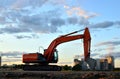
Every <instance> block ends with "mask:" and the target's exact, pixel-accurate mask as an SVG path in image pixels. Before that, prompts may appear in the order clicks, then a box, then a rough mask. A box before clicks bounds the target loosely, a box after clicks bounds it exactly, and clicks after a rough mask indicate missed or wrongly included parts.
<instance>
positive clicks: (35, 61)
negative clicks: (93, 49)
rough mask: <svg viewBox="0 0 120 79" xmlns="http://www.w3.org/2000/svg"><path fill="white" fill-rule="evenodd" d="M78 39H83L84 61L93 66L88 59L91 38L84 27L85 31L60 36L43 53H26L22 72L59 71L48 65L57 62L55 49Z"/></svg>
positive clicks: (54, 66)
mask: <svg viewBox="0 0 120 79" xmlns="http://www.w3.org/2000/svg"><path fill="white" fill-rule="evenodd" d="M83 30H85V31H84V34H78V35H75V33H78V32H80V31H83ZM78 39H83V47H84V60H85V61H86V62H87V63H88V64H89V65H91V67H93V66H92V64H94V63H93V62H91V61H92V60H91V58H90V45H91V36H90V32H89V29H88V28H87V27H86V28H85V29H82V30H78V31H75V32H72V33H69V34H66V35H62V36H60V37H58V38H56V39H54V40H53V41H52V42H51V44H50V45H49V46H48V48H47V49H45V50H44V53H43V54H41V53H38V52H37V53H28V54H23V63H25V65H23V70H27V71H60V70H61V67H60V66H57V65H49V64H50V63H57V62H58V51H57V49H56V47H57V46H58V45H59V44H62V43H65V42H70V41H74V40H78Z"/></svg>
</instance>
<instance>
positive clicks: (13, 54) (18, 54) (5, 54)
mask: <svg viewBox="0 0 120 79" xmlns="http://www.w3.org/2000/svg"><path fill="white" fill-rule="evenodd" d="M24 53H26V52H24ZM0 54H1V55H2V56H3V57H13V58H20V57H22V54H23V52H20V51H8V52H2V51H0Z"/></svg>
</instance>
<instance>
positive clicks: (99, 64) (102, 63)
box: [74, 56, 114, 70]
mask: <svg viewBox="0 0 120 79" xmlns="http://www.w3.org/2000/svg"><path fill="white" fill-rule="evenodd" d="M74 60H75V59H74ZM76 60H77V61H74V63H75V64H80V65H81V66H82V70H87V69H89V66H88V64H86V63H85V61H84V60H83V59H81V60H79V59H76ZM95 60H96V64H95V70H113V69H114V57H113V56H106V57H105V58H103V59H95ZM86 67H88V68H86Z"/></svg>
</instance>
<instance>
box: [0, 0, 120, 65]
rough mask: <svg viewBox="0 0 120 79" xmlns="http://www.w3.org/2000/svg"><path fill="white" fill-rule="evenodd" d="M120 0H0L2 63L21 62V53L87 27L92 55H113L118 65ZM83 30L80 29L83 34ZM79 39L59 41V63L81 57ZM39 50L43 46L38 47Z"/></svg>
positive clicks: (45, 46) (80, 41)
mask: <svg viewBox="0 0 120 79" xmlns="http://www.w3.org/2000/svg"><path fill="white" fill-rule="evenodd" d="M119 3H120V1H119V0H60V1H58V0H34V1H33V0H4V1H3V0H0V37H1V38H0V53H1V54H2V56H3V57H2V61H3V62H2V64H6V63H7V64H16V63H19V64H21V63H22V61H21V59H22V58H21V57H22V54H23V53H30V52H31V53H33V52H38V51H39V47H41V46H42V47H43V48H47V47H48V46H49V44H50V43H51V41H52V40H54V39H55V38H56V37H58V36H60V35H63V34H67V33H70V32H73V31H76V30H79V29H83V28H85V27H86V26H87V27H89V29H90V33H91V37H92V46H91V57H92V58H103V57H105V56H107V55H112V56H114V57H115V66H116V67H120V64H119V63H120V49H119V48H120V37H119V36H120V33H119V31H120V19H119V18H120V17H119V14H120V10H119V7H120V5H119ZM82 33H83V32H80V34H82ZM82 45H83V44H82V40H76V41H72V42H68V43H64V44H61V45H59V46H58V47H57V49H58V51H59V62H58V64H72V62H73V58H74V56H75V55H80V56H81V57H83V46H82ZM40 51H41V52H43V51H42V48H40Z"/></svg>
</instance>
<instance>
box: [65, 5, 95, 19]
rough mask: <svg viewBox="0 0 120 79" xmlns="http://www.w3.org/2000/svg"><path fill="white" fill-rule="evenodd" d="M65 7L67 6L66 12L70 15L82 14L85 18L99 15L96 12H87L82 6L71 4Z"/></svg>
mask: <svg viewBox="0 0 120 79" xmlns="http://www.w3.org/2000/svg"><path fill="white" fill-rule="evenodd" d="M64 8H66V13H67V14H68V15H70V16H72V15H77V16H81V17H83V18H85V19H89V18H92V17H95V16H97V14H96V13H92V12H87V11H85V10H83V9H82V8H80V7H70V6H66V5H65V6H64Z"/></svg>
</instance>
